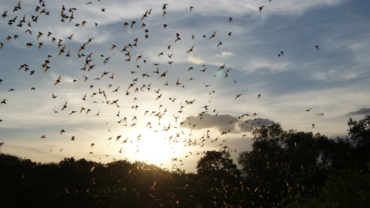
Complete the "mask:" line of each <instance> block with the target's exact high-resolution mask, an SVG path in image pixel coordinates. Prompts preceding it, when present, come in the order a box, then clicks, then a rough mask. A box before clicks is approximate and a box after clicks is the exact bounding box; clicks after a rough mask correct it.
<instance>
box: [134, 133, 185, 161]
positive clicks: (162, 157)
mask: <svg viewBox="0 0 370 208" xmlns="http://www.w3.org/2000/svg"><path fill="white" fill-rule="evenodd" d="M136 145H137V149H135V148H134V149H132V150H131V151H130V152H132V153H131V155H132V157H134V158H135V159H136V160H141V161H148V162H151V163H158V162H160V161H167V160H170V159H171V158H173V157H176V155H177V154H179V153H180V152H181V150H182V146H183V143H182V139H180V137H177V134H176V132H175V131H173V130H171V129H170V130H168V131H167V132H166V131H163V129H159V128H153V129H151V130H148V129H146V130H144V131H141V136H140V138H139V139H137V144H136ZM137 150H139V151H137Z"/></svg>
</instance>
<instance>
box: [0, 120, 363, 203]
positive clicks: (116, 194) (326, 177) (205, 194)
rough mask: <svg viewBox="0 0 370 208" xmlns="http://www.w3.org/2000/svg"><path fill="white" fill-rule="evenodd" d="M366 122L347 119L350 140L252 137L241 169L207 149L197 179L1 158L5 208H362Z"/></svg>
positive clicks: (285, 134) (265, 133)
mask: <svg viewBox="0 0 370 208" xmlns="http://www.w3.org/2000/svg"><path fill="white" fill-rule="evenodd" d="M369 123H370V116H366V117H365V118H364V119H362V120H360V121H358V122H357V121H353V120H352V119H350V120H349V123H348V126H349V131H348V137H345V138H335V139H328V138H327V137H326V136H324V135H320V134H316V135H313V134H312V133H311V132H299V131H294V130H288V131H286V130H283V129H282V127H281V125H280V124H278V123H273V124H272V125H270V126H267V127H266V126H263V127H261V128H258V129H255V130H254V131H253V136H254V138H253V144H252V150H251V151H242V152H239V157H238V163H239V165H240V167H241V169H238V168H237V166H236V164H234V163H233V160H232V159H231V157H230V152H231V150H230V149H228V147H227V146H224V147H222V148H221V149H220V150H219V151H207V152H205V155H204V156H203V157H202V158H201V159H200V160H199V162H198V164H197V174H194V173H186V172H185V171H184V170H180V169H177V170H176V171H172V172H170V171H167V170H164V169H161V168H159V167H157V166H155V165H153V164H147V163H144V162H140V161H136V162H133V163H131V162H129V161H125V160H120V161H114V162H111V163H108V164H100V163H96V162H92V161H87V160H85V159H80V160H75V159H74V158H64V159H63V160H62V161H60V162H59V163H48V164H41V163H35V162H32V161H31V160H28V159H21V158H18V157H16V156H12V155H7V154H0V184H1V186H0V200H1V203H2V207H23V206H31V207H204V208H208V207H225V208H226V207H274V206H276V207H305V208H307V207H330V208H331V207H333V208H334V207H335V208H337V207H338V208H340V207H367V205H368V204H370V177H369V175H370V171H369V168H368V167H367V166H370V163H369V162H368V161H370V153H369V151H368V150H369V143H368V141H369Z"/></svg>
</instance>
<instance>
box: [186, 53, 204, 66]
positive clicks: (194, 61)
mask: <svg viewBox="0 0 370 208" xmlns="http://www.w3.org/2000/svg"><path fill="white" fill-rule="evenodd" d="M188 61H190V62H191V63H194V64H203V63H204V62H205V61H204V60H202V59H200V58H196V57H194V56H193V53H191V54H190V56H188Z"/></svg>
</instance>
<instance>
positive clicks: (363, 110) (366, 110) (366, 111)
mask: <svg viewBox="0 0 370 208" xmlns="http://www.w3.org/2000/svg"><path fill="white" fill-rule="evenodd" d="M367 114H370V108H360V109H358V110H357V111H352V112H349V113H347V114H345V116H355V115H367Z"/></svg>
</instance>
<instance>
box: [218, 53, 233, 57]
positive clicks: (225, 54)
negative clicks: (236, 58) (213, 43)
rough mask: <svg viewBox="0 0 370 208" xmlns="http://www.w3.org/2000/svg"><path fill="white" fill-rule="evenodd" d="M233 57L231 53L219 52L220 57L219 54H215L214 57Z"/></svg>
mask: <svg viewBox="0 0 370 208" xmlns="http://www.w3.org/2000/svg"><path fill="white" fill-rule="evenodd" d="M232 55H234V54H233V53H231V52H221V55H220V54H216V55H215V56H216V57H227V56H232Z"/></svg>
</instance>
